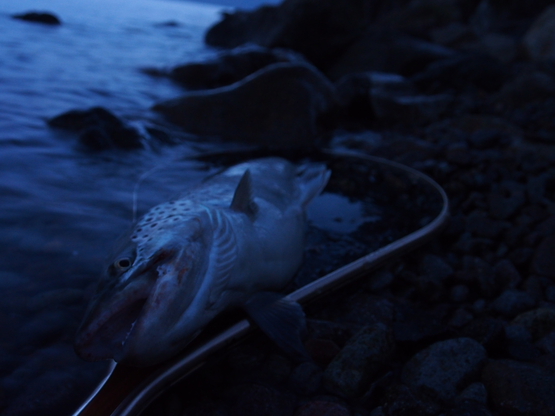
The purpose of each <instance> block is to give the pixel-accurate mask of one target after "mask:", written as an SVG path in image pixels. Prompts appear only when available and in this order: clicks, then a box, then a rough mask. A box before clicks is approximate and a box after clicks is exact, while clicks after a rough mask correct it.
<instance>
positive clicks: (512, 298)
mask: <svg viewBox="0 0 555 416" xmlns="http://www.w3.org/2000/svg"><path fill="white" fill-rule="evenodd" d="M534 305H535V301H534V299H533V298H532V297H531V296H530V295H529V294H528V293H526V292H522V291H520V290H516V289H507V290H505V291H504V292H503V293H501V295H499V297H498V298H497V299H495V300H494V301H493V302H492V309H493V310H494V311H495V312H498V313H500V314H501V315H504V316H507V317H514V316H516V315H517V314H519V313H521V312H524V311H527V310H529V309H531V308H533V307H534Z"/></svg>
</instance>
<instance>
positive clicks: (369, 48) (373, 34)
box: [326, 30, 454, 80]
mask: <svg viewBox="0 0 555 416" xmlns="http://www.w3.org/2000/svg"><path fill="white" fill-rule="evenodd" d="M452 56H454V52H453V51H452V50H451V49H448V48H445V47H443V46H440V45H436V44H433V43H430V42H426V41H423V40H419V39H416V38H413V37H411V36H408V35H404V34H401V33H399V32H392V31H389V30H386V31H384V30H369V31H367V32H366V33H365V34H364V35H363V36H361V37H360V39H358V40H357V41H356V42H355V43H353V44H352V45H351V46H349V48H347V49H346V50H345V52H344V53H343V54H342V55H341V57H339V59H337V61H336V62H335V64H334V65H333V66H332V67H331V68H330V69H329V70H328V71H327V72H326V74H327V75H328V76H329V77H330V78H331V79H333V80H336V79H339V78H341V77H342V76H344V75H346V74H350V73H353V72H369V71H374V72H389V73H395V74H401V75H404V76H412V75H414V74H415V73H418V72H420V71H422V70H423V69H424V68H426V66H427V65H428V64H430V63H432V62H435V61H438V60H443V59H446V58H449V57H452Z"/></svg>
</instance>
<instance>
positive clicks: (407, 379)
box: [401, 338, 487, 401]
mask: <svg viewBox="0 0 555 416" xmlns="http://www.w3.org/2000/svg"><path fill="white" fill-rule="evenodd" d="M486 358H487V355H486V350H485V349H484V347H482V345H480V344H479V343H478V342H476V341H474V340H473V339H470V338H454V339H449V340H447V341H441V342H437V343H435V344H432V345H431V346H430V347H428V348H426V349H424V350H422V351H420V352H419V353H417V354H416V355H415V356H414V357H412V358H411V359H410V360H409V361H408V362H407V363H406V364H405V366H404V368H403V373H402V376H401V377H402V380H403V382H404V383H405V384H407V385H408V386H409V387H412V388H415V389H418V390H421V391H423V392H425V393H427V394H430V395H431V396H432V397H436V398H438V399H439V400H441V401H451V400H453V399H454V398H455V397H456V396H457V394H458V393H459V391H460V390H461V389H464V388H465V387H466V386H467V385H468V383H470V382H471V381H473V379H475V378H476V377H477V376H478V374H479V372H480V370H481V368H482V365H483V364H484V363H485V360H486Z"/></svg>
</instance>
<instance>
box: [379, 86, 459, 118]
mask: <svg viewBox="0 0 555 416" xmlns="http://www.w3.org/2000/svg"><path fill="white" fill-rule="evenodd" d="M371 102H372V108H373V110H374V114H375V115H376V117H377V118H378V119H382V120H386V121H389V122H403V123H429V122H432V121H436V120H438V119H439V118H440V116H441V115H442V114H444V113H445V111H446V110H447V108H448V107H449V105H450V104H451V103H452V102H453V97H452V96H451V95H449V94H436V95H405V96H397V95H391V94H386V93H383V92H373V93H372V99H371Z"/></svg>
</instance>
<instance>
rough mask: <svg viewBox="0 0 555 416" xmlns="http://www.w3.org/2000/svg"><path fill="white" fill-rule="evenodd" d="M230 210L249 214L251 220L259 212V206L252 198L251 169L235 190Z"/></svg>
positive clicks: (246, 172)
mask: <svg viewBox="0 0 555 416" xmlns="http://www.w3.org/2000/svg"><path fill="white" fill-rule="evenodd" d="M230 208H231V209H232V210H233V211H237V212H241V213H244V214H247V215H248V216H249V217H250V218H254V216H255V215H256V213H257V211H258V206H257V205H256V202H254V199H253V196H252V179H251V172H250V170H249V169H247V170H246V171H245V173H244V174H243V176H242V177H241V180H240V181H239V184H238V185H237V188H236V189H235V194H234V195H233V200H232V201H231V206H230Z"/></svg>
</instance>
